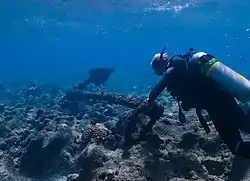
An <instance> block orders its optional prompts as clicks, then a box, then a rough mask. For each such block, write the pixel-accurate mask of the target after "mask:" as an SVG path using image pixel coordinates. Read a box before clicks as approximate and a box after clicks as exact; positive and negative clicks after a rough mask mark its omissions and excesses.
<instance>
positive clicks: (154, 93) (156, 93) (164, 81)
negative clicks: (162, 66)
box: [148, 72, 168, 104]
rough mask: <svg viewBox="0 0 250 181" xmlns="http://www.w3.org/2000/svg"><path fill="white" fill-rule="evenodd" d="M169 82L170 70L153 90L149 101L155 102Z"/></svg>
mask: <svg viewBox="0 0 250 181" xmlns="http://www.w3.org/2000/svg"><path fill="white" fill-rule="evenodd" d="M167 83H168V72H166V73H165V74H164V75H163V76H162V78H161V80H160V81H159V82H158V84H157V85H156V86H155V87H154V88H153V89H152V90H151V92H150V94H149V97H148V103H149V104H151V103H153V102H154V101H155V100H156V99H157V97H158V96H159V95H160V94H161V93H162V91H163V90H164V89H165V88H166V87H167Z"/></svg>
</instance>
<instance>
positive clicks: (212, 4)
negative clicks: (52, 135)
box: [0, 0, 250, 92]
mask: <svg viewBox="0 0 250 181" xmlns="http://www.w3.org/2000/svg"><path fill="white" fill-rule="evenodd" d="M249 10H250V2H249V1H247V0H242V1H235V0H228V1H219V0H197V1H192V0H189V1H187V0H178V1H151V0H139V1H132V0H129V1H119V2H118V1H111V0H108V1H104V0H103V1H98V0H95V1H80V0H64V1H60V0H40V1H39V0H33V1H31V0H20V1H18V2H17V1H12V0H10V1H2V2H1V3H0V20H1V34H0V40H1V41H0V48H1V49H0V50H1V51H0V61H1V66H0V77H1V80H2V81H3V82H4V81H8V80H13V79H14V80H18V79H28V80H31V79H40V80H46V81H51V82H53V83H58V84H64V83H71V82H72V81H73V82H74V81H78V80H81V79H83V78H84V76H85V75H86V73H87V70H88V69H89V68H92V67H96V66H99V67H115V68H116V72H115V73H114V75H113V76H112V77H111V80H110V81H109V83H108V84H107V86H108V88H110V89H116V90H119V91H123V92H127V91H131V90H136V88H137V89H138V87H139V88H140V86H141V87H148V86H151V85H152V84H155V81H156V77H155V76H154V75H152V71H151V67H150V64H149V62H150V60H151V58H152V56H153V55H154V54H155V53H156V52H158V51H160V50H161V49H162V47H163V46H164V45H165V44H167V46H168V52H169V53H170V54H174V53H175V52H183V51H186V50H187V49H188V48H189V47H194V48H195V49H196V50H198V51H207V52H209V53H212V54H213V55H215V56H216V57H218V59H220V60H221V61H223V62H224V63H225V64H227V65H229V66H231V67H232V68H233V69H234V70H236V71H238V72H240V73H242V74H244V75H245V76H246V77H249V76H250V75H249V68H250V64H249V56H248V55H249V44H250V31H249V29H248V28H250V19H249V18H248V16H249V12H250V11H249ZM121 79H122V81H123V84H122V85H121V84H120V81H121Z"/></svg>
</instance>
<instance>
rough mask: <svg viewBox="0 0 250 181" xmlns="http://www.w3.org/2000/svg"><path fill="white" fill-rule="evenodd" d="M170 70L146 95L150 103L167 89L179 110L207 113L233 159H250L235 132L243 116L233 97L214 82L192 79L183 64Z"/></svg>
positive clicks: (248, 144) (248, 150)
mask: <svg viewBox="0 0 250 181" xmlns="http://www.w3.org/2000/svg"><path fill="white" fill-rule="evenodd" d="M181 62H183V61H180V64H179V65H178V66H176V65H174V66H170V67H168V69H167V70H166V72H165V74H164V75H163V77H162V79H161V80H160V82H159V83H158V84H157V85H156V86H155V87H154V88H153V90H152V91H151V93H150V95H149V99H148V103H149V104H150V103H152V102H153V101H154V100H155V99H156V98H157V97H158V96H159V95H160V94H161V92H162V91H163V90H164V89H165V88H167V90H168V91H169V92H170V94H171V95H172V96H173V97H175V98H176V99H177V100H180V101H182V106H183V107H185V108H187V109H190V108H199V109H205V110H207V112H208V114H209V116H210V118H211V120H212V121H213V123H214V125H215V127H216V130H217V131H218V133H219V134H220V136H221V138H222V139H223V141H224V142H225V143H226V145H227V146H228V148H229V150H230V151H231V152H232V153H233V154H234V155H237V156H241V157H245V158H249V159H250V142H247V141H243V140H242V138H241V135H240V132H239V127H240V126H241V125H240V124H241V123H242V122H244V121H245V119H246V116H245V114H244V112H243V110H242V109H241V108H240V107H239V105H238V104H237V102H236V100H235V99H234V97H232V96H231V95H230V94H229V93H227V92H226V91H224V90H223V89H222V88H221V87H220V86H219V85H218V84H217V83H216V82H215V81H213V80H212V79H210V78H207V77H205V76H202V75H200V74H199V76H197V75H194V74H193V75H192V74H191V73H190V72H188V71H187V69H186V67H185V64H183V63H181Z"/></svg>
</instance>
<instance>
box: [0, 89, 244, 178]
mask: <svg viewBox="0 0 250 181" xmlns="http://www.w3.org/2000/svg"><path fill="white" fill-rule="evenodd" d="M42 92H44V91H42ZM22 95H23V94H22ZM30 96H31V99H32V97H33V96H35V97H36V99H32V100H36V101H37V105H39V106H36V101H34V102H33V103H32V105H31V104H28V105H26V104H19V106H16V105H7V104H6V105H4V104H3V105H0V113H1V114H0V180H1V181H12V180H13V181H166V180H169V181H185V180H199V181H201V180H211V181H220V180H221V181H222V180H232V181H234V180H241V179H243V180H247V165H248V161H246V160H243V159H235V158H234V156H232V155H231V153H230V152H229V150H227V148H226V146H225V145H224V144H223V143H221V140H220V138H219V137H218V134H217V133H216V132H215V130H214V127H213V125H212V123H211V122H209V125H210V128H211V129H212V132H211V133H209V134H208V135H207V134H206V133H205V131H204V130H203V128H202V127H201V125H200V123H199V122H198V120H197V118H196V116H195V114H194V112H193V111H190V112H186V117H187V120H188V121H187V123H184V124H183V123H180V122H179V121H178V119H177V113H178V108H177V104H176V103H175V102H173V101H170V100H167V99H168V98H167V99H164V98H163V100H162V101H166V102H167V103H166V105H168V107H167V108H166V109H165V112H164V116H162V117H161V118H160V120H159V121H158V122H157V123H156V125H155V126H154V129H153V132H154V133H156V134H157V135H158V136H159V138H161V140H163V142H160V143H159V144H156V143H157V141H158V140H157V139H156V138H155V137H152V138H151V140H148V141H147V142H146V141H144V142H140V143H138V144H135V145H133V146H131V147H128V148H123V147H121V146H120V143H121V142H122V135H121V133H122V131H123V129H124V127H123V126H121V123H122V121H123V120H125V118H124V117H126V115H127V114H128V113H129V111H130V109H128V108H126V107H123V106H118V105H113V104H107V103H105V102H96V101H88V102H85V103H84V104H83V105H82V107H83V109H82V110H83V111H82V112H81V113H79V114H76V115H70V114H68V113H67V112H63V111H62V110H60V109H58V106H57V105H56V103H53V104H51V102H49V106H46V105H47V104H46V103H43V104H42V105H43V106H41V104H39V101H40V99H41V100H43V101H45V100H44V99H43V96H37V95H32V94H31V95H30ZM21 97H25V96H21ZM57 99H58V98H55V100H57ZM55 102H56V101H55ZM40 103H41V102H40ZM140 119H148V118H147V116H144V115H142V116H140ZM244 176H245V177H246V178H244Z"/></svg>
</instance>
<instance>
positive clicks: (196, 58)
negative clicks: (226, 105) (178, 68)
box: [189, 52, 250, 103]
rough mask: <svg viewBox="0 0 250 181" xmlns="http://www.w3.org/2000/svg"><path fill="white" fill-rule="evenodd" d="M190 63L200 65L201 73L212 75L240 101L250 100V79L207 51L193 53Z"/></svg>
mask: <svg viewBox="0 0 250 181" xmlns="http://www.w3.org/2000/svg"><path fill="white" fill-rule="evenodd" d="M189 64H196V65H198V66H199V70H200V72H201V73H203V74H205V75H206V76H207V77H211V78H212V79H214V80H215V81H216V82H217V83H219V84H220V85H221V87H222V88H223V89H225V90H226V91H228V92H229V93H230V94H231V95H232V96H234V97H235V98H236V99H237V100H238V101H240V102H242V103H246V102H247V101H249V100H250V81H249V80H247V79H246V78H245V77H243V76H242V75H240V74H238V73H237V72H235V71H234V70H232V69H231V68H229V67H227V66H226V65H224V64H223V63H221V62H219V61H218V60H216V59H215V57H213V56H212V55H210V54H207V53H205V52H197V53H193V55H192V58H190V59H189Z"/></svg>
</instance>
